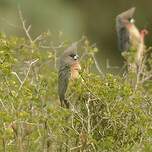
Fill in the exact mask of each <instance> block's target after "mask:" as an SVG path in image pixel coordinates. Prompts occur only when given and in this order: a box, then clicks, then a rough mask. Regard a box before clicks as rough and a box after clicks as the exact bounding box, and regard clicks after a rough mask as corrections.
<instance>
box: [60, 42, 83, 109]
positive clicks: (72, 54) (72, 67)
mask: <svg viewBox="0 0 152 152" xmlns="http://www.w3.org/2000/svg"><path fill="white" fill-rule="evenodd" d="M77 46H78V42H74V43H72V45H71V46H69V47H68V48H67V49H66V50H65V51H64V52H63V54H62V55H61V56H60V59H59V60H60V63H59V70H58V94H59V99H60V103H61V107H66V108H69V102H68V101H67V99H66V91H67V88H68V84H69V81H70V80H73V81H75V80H76V79H77V78H78V77H79V71H80V70H81V66H80V61H79V55H78V53H77Z"/></svg>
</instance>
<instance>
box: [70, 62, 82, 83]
mask: <svg viewBox="0 0 152 152" xmlns="http://www.w3.org/2000/svg"><path fill="white" fill-rule="evenodd" d="M79 70H81V66H80V63H79V62H78V61H75V62H74V63H73V64H72V65H71V79H72V80H75V79H77V78H78V76H79Z"/></svg>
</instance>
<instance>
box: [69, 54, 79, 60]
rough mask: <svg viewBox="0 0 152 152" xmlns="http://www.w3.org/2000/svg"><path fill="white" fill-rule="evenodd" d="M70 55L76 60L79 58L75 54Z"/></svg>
mask: <svg viewBox="0 0 152 152" xmlns="http://www.w3.org/2000/svg"><path fill="white" fill-rule="evenodd" d="M70 57H72V58H73V59H74V60H77V59H78V58H79V56H78V55H77V54H70Z"/></svg>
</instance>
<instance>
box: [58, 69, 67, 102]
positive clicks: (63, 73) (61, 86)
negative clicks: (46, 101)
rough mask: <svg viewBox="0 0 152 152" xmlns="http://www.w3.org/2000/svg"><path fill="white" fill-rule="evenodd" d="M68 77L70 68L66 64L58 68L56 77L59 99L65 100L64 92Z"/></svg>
mask: <svg viewBox="0 0 152 152" xmlns="http://www.w3.org/2000/svg"><path fill="white" fill-rule="evenodd" d="M69 78H70V69H69V67H67V66H64V67H62V68H60V69H59V78H58V93H59V98H60V101H61V102H62V101H64V100H65V93H66V91H67V87H68V83H69Z"/></svg>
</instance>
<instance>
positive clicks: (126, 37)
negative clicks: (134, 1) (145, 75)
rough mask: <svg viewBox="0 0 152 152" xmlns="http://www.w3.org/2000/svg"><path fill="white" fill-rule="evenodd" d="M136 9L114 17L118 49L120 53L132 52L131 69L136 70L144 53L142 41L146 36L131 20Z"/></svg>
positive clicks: (133, 8) (146, 32) (144, 31)
mask: <svg viewBox="0 0 152 152" xmlns="http://www.w3.org/2000/svg"><path fill="white" fill-rule="evenodd" d="M135 10H136V8H135V7H132V8H130V9H128V10H127V11H125V12H122V13H121V14H119V15H118V16H117V17H116V32H117V37H118V48H119V50H120V51H121V52H124V51H131V50H133V51H134V52H135V53H134V56H133V62H134V63H132V67H133V68H134V69H135V68H136V69H138V67H139V65H141V62H142V58H143V55H144V51H145V44H144V39H145V35H147V34H148V31H147V30H146V29H143V30H141V31H140V30H139V29H138V28H137V26H136V25H135V19H134V18H133V16H134V13H135Z"/></svg>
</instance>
